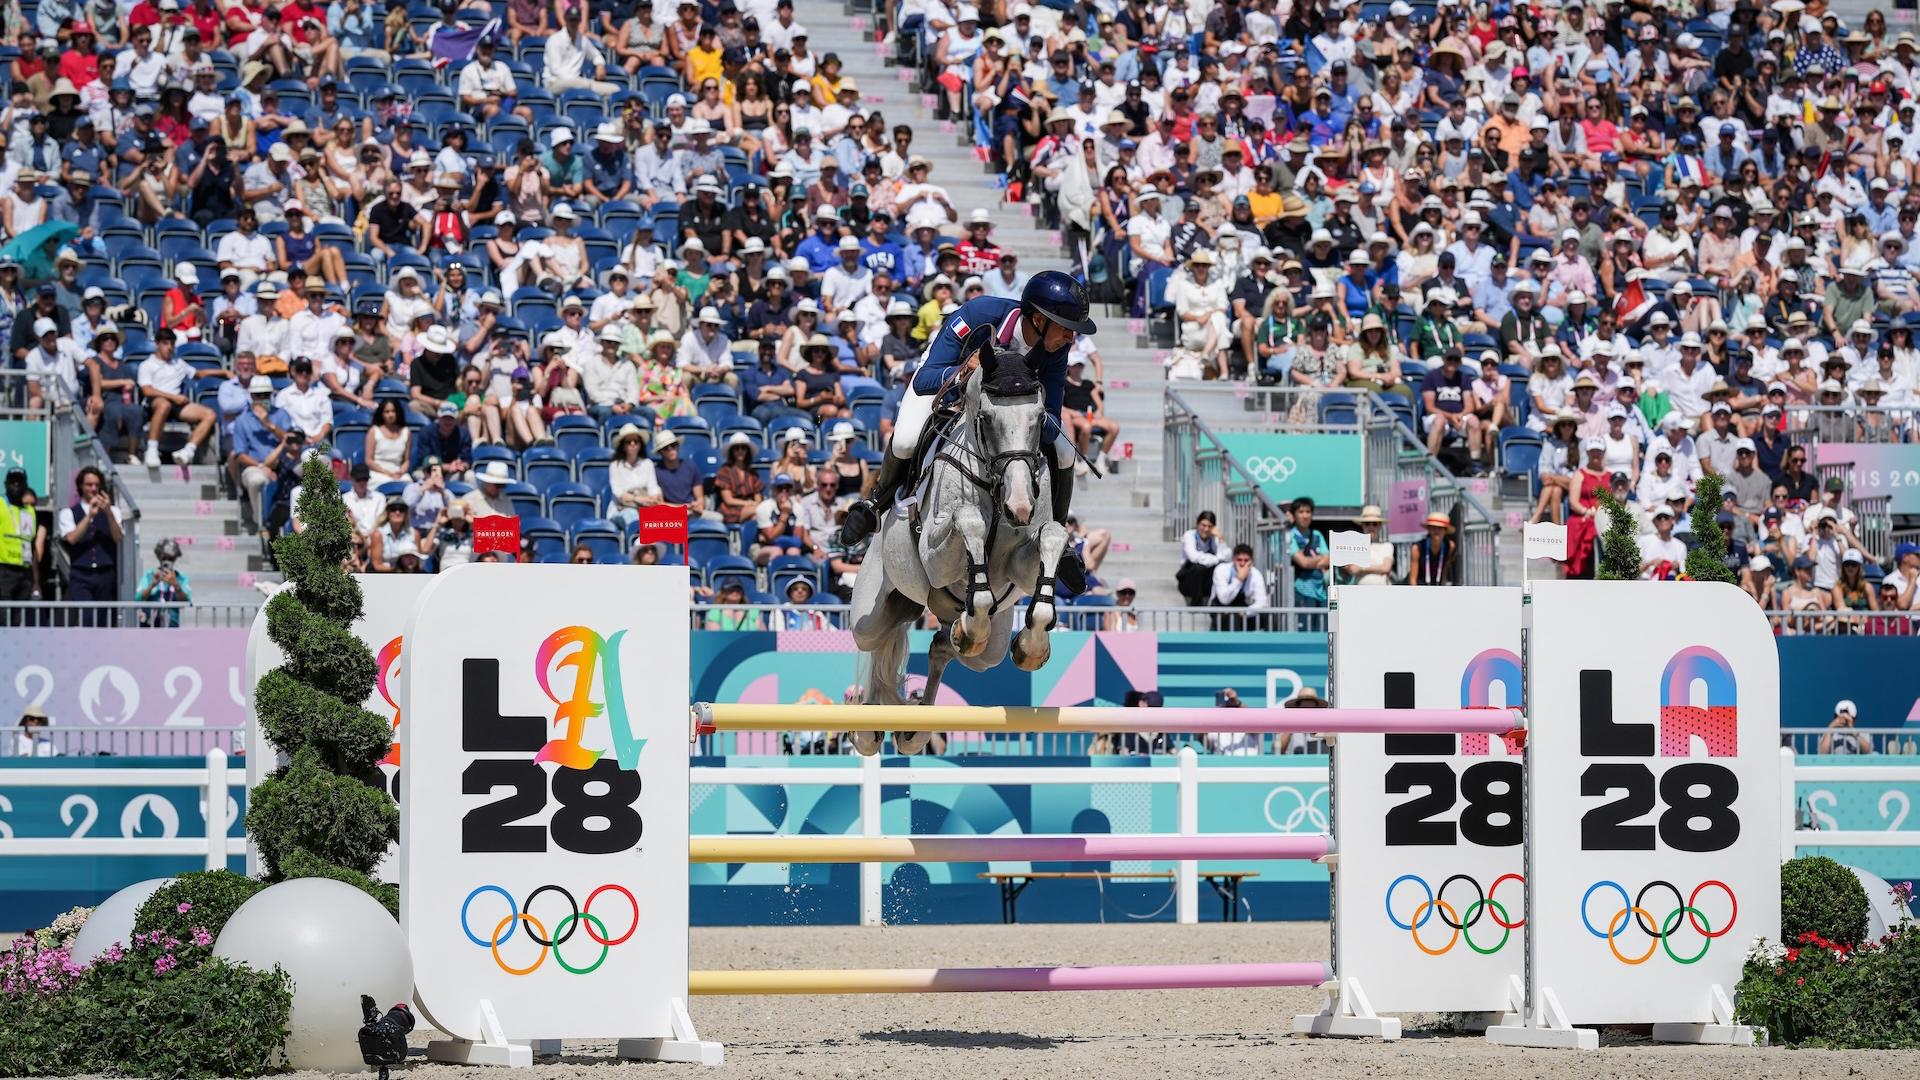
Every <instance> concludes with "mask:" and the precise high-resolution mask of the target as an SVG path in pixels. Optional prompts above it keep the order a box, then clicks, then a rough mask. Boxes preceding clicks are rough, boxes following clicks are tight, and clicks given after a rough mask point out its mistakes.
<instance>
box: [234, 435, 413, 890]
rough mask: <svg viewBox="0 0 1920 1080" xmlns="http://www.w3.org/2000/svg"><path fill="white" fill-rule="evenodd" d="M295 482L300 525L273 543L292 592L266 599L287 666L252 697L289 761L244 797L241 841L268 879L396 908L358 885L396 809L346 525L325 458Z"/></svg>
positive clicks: (394, 827) (388, 735)
mask: <svg viewBox="0 0 1920 1080" xmlns="http://www.w3.org/2000/svg"><path fill="white" fill-rule="evenodd" d="M300 479H301V486H300V518H301V521H302V522H304V523H305V526H306V527H305V529H304V531H301V532H298V533H294V534H293V535H291V536H284V537H281V538H280V539H279V540H278V541H276V542H275V544H274V556H275V559H276V561H277V562H278V563H279V565H280V567H281V568H282V569H283V570H285V571H286V574H287V579H288V580H289V581H290V582H291V583H292V586H293V587H292V588H289V589H282V590H280V591H279V592H277V593H275V594H274V596H273V599H271V600H269V601H267V636H268V637H270V638H272V639H273V642H274V644H276V645H278V646H279V647H280V650H281V652H282V653H284V654H285V656H286V660H285V662H284V663H282V664H281V666H279V667H277V668H275V669H274V670H272V671H270V672H268V673H267V674H266V675H265V676H263V677H262V678H261V680H260V684H259V686H258V688H257V689H256V690H255V692H254V703H255V708H256V711H257V712H258V714H259V717H260V728H261V731H262V732H264V733H265V735H266V737H267V738H268V739H269V740H270V741H271V742H272V743H273V745H274V746H275V747H277V748H278V749H279V750H280V752H282V753H284V754H286V755H287V758H288V763H287V764H286V765H285V766H282V767H281V768H279V769H277V770H276V771H275V772H274V773H273V774H272V775H271V776H269V777H268V778H267V779H266V780H264V781H262V782H261V784H260V786H259V787H257V788H255V789H254V790H253V793H252V795H251V796H250V797H249V804H248V807H247V831H248V833H249V834H250V835H251V836H252V837H253V839H254V843H255V844H256V845H257V846H258V847H259V849H260V856H261V860H262V862H263V863H264V864H265V866H266V873H267V880H269V881H283V880H285V879H287V878H299V877H327V878H333V879H335V880H337V881H344V882H346V883H348V884H350V885H354V886H356V887H358V888H361V889H364V890H366V891H367V892H368V893H369V894H371V895H373V896H374V897H375V898H376V899H379V900H380V901H382V902H383V903H386V904H387V905H388V907H389V908H397V907H398V894H397V891H396V890H395V889H393V888H392V887H391V886H383V885H380V884H378V883H376V882H374V881H373V880H372V878H370V877H369V876H368V875H370V874H371V873H372V872H373V869H374V867H376V866H377V865H379V862H380V859H381V857H382V856H383V855H385V854H386V851H387V846H388V845H389V844H390V843H392V842H393V841H394V839H395V838H397V837H398V835H399V828H400V811H399V808H398V807H396V806H395V805H394V803H393V801H392V800H391V799H389V798H388V797H387V794H386V790H385V786H384V784H383V783H382V779H381V775H380V771H379V768H378V764H379V761H380V759H381V758H382V757H383V756H385V755H386V753H387V750H388V748H389V747H390V746H391V745H392V731H391V727H390V725H389V724H388V722H387V720H386V719H385V718H383V717H381V716H379V715H377V714H375V713H372V712H369V711H367V710H366V709H365V708H362V707H361V702H363V701H365V700H366V699H367V695H368V694H370V693H371V692H372V691H373V686H374V681H375V678H376V672H375V668H374V660H373V653H372V652H371V651H369V650H368V648H367V646H366V645H365V643H363V642H362V641H361V640H360V639H359V638H357V637H355V636H354V634H353V632H352V630H351V629H350V628H351V627H352V625H353V623H354V620H356V619H358V618H359V617H360V613H361V604H362V598H361V594H360V586H359V584H358V583H356V582H355V581H354V580H353V576H352V575H351V574H349V573H348V572H347V571H346V570H345V569H344V562H345V560H346V558H347V556H348V554H349V553H350V552H351V550H352V546H353V527H352V525H351V524H350V523H349V521H348V518H347V509H346V505H345V503H343V502H342V501H341V498H340V486H339V483H338V482H337V481H336V480H335V479H334V475H333V470H332V468H331V467H330V466H329V465H328V463H327V459H326V458H325V457H324V456H322V455H320V454H315V455H313V456H311V457H309V458H308V459H307V461H306V462H305V464H303V465H302V466H301V476H300Z"/></svg>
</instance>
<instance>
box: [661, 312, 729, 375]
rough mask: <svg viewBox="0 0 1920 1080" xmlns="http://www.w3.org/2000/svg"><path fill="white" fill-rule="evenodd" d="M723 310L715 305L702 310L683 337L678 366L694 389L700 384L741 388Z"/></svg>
mask: <svg viewBox="0 0 1920 1080" xmlns="http://www.w3.org/2000/svg"><path fill="white" fill-rule="evenodd" d="M720 325H721V320H720V309H718V308H716V307H713V306H711V305H709V306H707V307H703V308H701V309H700V315H699V317H698V318H696V319H695V320H694V323H693V326H692V327H691V328H690V329H688V330H687V332H686V333H685V334H683V335H681V338H680V348H679V352H678V353H677V355H676V356H675V363H676V364H677V365H678V367H679V368H680V378H681V380H682V381H683V382H685V383H686V385H687V386H688V387H689V388H691V387H693V386H695V385H697V384H700V383H726V384H727V385H728V386H738V385H739V383H740V379H739V376H737V375H735V374H734V373H733V343H732V342H730V341H728V340H727V335H726V334H725V333H723V332H722V331H721V329H720Z"/></svg>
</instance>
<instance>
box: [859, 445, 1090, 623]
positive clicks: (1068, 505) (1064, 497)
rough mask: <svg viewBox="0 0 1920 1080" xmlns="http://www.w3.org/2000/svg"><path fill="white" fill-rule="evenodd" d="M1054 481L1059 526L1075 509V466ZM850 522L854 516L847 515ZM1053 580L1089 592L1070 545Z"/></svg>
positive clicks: (1054, 474) (1075, 590)
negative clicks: (1069, 512)
mask: <svg viewBox="0 0 1920 1080" xmlns="http://www.w3.org/2000/svg"><path fill="white" fill-rule="evenodd" d="M1051 478H1052V480H1053V520H1054V521H1055V522H1057V523H1058V524H1061V525H1065V524H1066V523H1067V513H1068V511H1070V510H1071V509H1072V508H1073V480H1074V476H1073V466H1071V465H1069V466H1067V467H1066V468H1064V469H1062V468H1060V467H1059V466H1057V465H1056V466H1054V467H1053V469H1052V472H1051ZM847 516H848V518H849V520H851V518H852V516H853V515H852V514H848V515H847ZM1053 579H1054V580H1055V581H1057V582H1059V583H1060V586H1061V587H1062V588H1064V589H1065V590H1066V591H1067V592H1069V593H1072V594H1073V595H1075V596H1078V595H1079V594H1081V593H1083V592H1086V591H1087V570H1086V567H1084V566H1081V565H1080V556H1079V555H1078V554H1077V553H1076V552H1075V551H1074V550H1073V545H1072V544H1071V543H1069V544H1068V545H1067V550H1066V551H1065V552H1064V553H1062V554H1061V556H1060V565H1059V566H1058V567H1057V568H1056V569H1055V570H1054V572H1053Z"/></svg>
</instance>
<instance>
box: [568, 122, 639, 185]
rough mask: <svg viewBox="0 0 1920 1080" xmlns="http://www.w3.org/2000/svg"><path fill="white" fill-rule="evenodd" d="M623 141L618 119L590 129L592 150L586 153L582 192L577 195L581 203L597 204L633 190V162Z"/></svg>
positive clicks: (624, 133)
mask: <svg viewBox="0 0 1920 1080" xmlns="http://www.w3.org/2000/svg"><path fill="white" fill-rule="evenodd" d="M626 145H627V133H626V132H625V131H624V130H622V128H621V127H620V122H619V121H618V120H609V121H607V122H606V123H604V124H601V125H600V127H599V129H598V130H596V131H595V132H594V133H593V152H592V153H589V154H588V155H587V176H586V192H585V193H584V194H583V195H582V196H581V198H580V201H581V202H582V203H584V204H586V205H587V206H598V205H600V204H601V203H606V202H612V201H614V200H615V199H624V198H626V197H627V196H628V195H630V194H632V193H633V165H632V159H631V158H630V157H629V156H628V154H627V150H626Z"/></svg>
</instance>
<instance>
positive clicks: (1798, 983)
mask: <svg viewBox="0 0 1920 1080" xmlns="http://www.w3.org/2000/svg"><path fill="white" fill-rule="evenodd" d="M1793 985H1795V986H1805V985H1807V980H1806V979H1805V978H1804V977H1803V978H1798V979H1795V980H1793Z"/></svg>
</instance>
